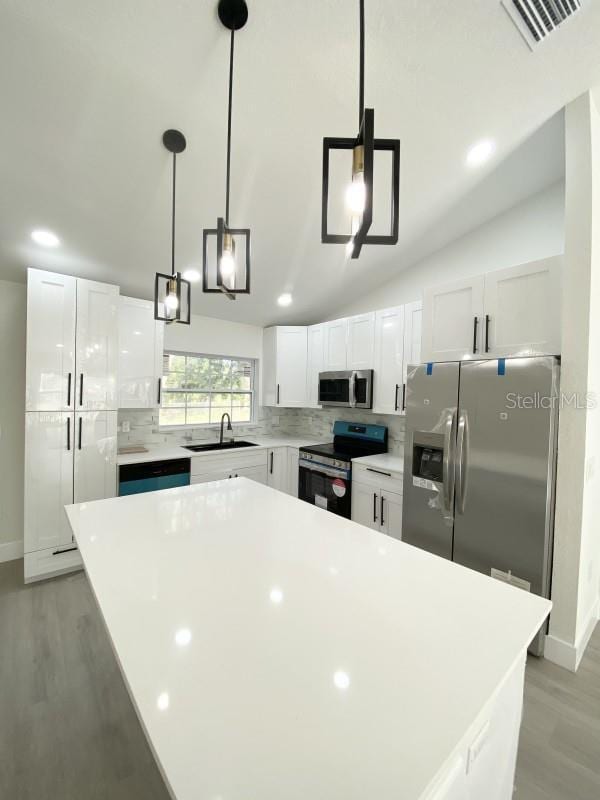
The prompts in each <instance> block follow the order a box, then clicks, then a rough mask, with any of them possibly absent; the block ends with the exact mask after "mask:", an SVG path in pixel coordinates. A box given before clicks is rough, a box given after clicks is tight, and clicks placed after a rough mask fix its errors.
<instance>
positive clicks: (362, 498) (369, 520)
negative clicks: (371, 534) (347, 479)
mask: <svg viewBox="0 0 600 800" xmlns="http://www.w3.org/2000/svg"><path fill="white" fill-rule="evenodd" d="M379 505H380V501H379V494H378V490H377V489H375V488H373V487H372V486H367V485H366V484H363V483H358V482H356V481H352V520H353V522H360V524H361V525H365V526H366V527H367V528H372V529H373V530H379V527H380V526H379Z"/></svg>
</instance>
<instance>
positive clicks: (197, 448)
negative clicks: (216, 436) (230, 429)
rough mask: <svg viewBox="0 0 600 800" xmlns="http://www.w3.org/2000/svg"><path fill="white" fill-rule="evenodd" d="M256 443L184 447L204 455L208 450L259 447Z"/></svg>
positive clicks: (189, 445) (225, 443) (215, 443)
mask: <svg viewBox="0 0 600 800" xmlns="http://www.w3.org/2000/svg"><path fill="white" fill-rule="evenodd" d="M257 446H258V445H256V444H255V443H254V442H223V444H219V443H218V442H210V443H209V444H188V445H184V447H185V449H186V450H191V451H192V452H193V453H204V452H206V451H207V450H235V449H236V448H237V447H257Z"/></svg>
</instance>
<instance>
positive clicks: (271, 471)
mask: <svg viewBox="0 0 600 800" xmlns="http://www.w3.org/2000/svg"><path fill="white" fill-rule="evenodd" d="M270 473H271V475H272V474H273V451H272V450H271V469H270Z"/></svg>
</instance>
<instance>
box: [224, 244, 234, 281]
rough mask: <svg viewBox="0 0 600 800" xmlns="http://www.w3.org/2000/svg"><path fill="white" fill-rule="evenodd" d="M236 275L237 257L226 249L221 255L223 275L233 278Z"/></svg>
mask: <svg viewBox="0 0 600 800" xmlns="http://www.w3.org/2000/svg"><path fill="white" fill-rule="evenodd" d="M234 275H235V258H234V257H233V253H232V252H231V251H229V250H225V252H224V253H223V255H222V256H221V276H222V277H223V278H232V277H233V276H234Z"/></svg>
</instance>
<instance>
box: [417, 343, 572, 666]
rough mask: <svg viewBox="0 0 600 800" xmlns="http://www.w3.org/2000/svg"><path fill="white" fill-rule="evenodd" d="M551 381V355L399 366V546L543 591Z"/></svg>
mask: <svg viewBox="0 0 600 800" xmlns="http://www.w3.org/2000/svg"><path fill="white" fill-rule="evenodd" d="M559 379H560V366H559V362H558V359H556V358H553V357H532V358H511V359H494V360H487V361H462V362H448V363H433V364H422V365H420V366H416V367H409V369H408V381H407V388H406V439H405V450H404V501H403V516H402V539H403V540H404V541H405V542H408V543H409V544H413V545H416V546H417V547H421V548H423V549H424V550H428V551H429V552H431V553H435V554H436V555H439V556H443V557H444V558H448V559H452V560H454V561H456V562H457V563H459V564H463V565H464V566H467V567H470V568H472V569H475V570H478V571H479V572H483V573H485V574H486V575H490V576H492V577H495V578H498V579H499V580H504V581H506V582H508V583H512V584H513V585H515V586H519V587H520V588H523V589H526V590H528V591H531V592H535V593H536V594H539V595H542V596H544V597H550V578H551V568H552V540H553V527H554V484H555V468H556V438H557V428H558V405H559V404H558V398H559ZM543 633H545V630H544V631H541V632H540V635H538V637H536V640H535V641H534V642H533V643H532V647H531V648H530V649H531V651H532V652H534V653H537V654H539V653H541V652H542V650H543Z"/></svg>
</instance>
